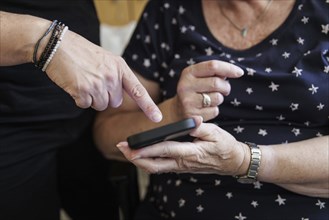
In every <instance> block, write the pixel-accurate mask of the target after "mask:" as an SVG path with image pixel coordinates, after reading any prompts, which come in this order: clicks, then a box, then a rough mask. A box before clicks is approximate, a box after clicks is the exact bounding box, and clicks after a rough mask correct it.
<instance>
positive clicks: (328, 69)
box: [323, 65, 329, 73]
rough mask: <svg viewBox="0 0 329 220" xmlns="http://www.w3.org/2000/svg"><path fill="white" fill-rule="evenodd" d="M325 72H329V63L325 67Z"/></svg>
mask: <svg viewBox="0 0 329 220" xmlns="http://www.w3.org/2000/svg"><path fill="white" fill-rule="evenodd" d="M323 72H325V73H329V65H328V66H325V67H324V69H323Z"/></svg>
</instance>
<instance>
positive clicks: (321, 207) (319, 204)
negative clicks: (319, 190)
mask: <svg viewBox="0 0 329 220" xmlns="http://www.w3.org/2000/svg"><path fill="white" fill-rule="evenodd" d="M325 204H326V203H325V202H321V200H320V199H318V202H317V203H315V205H317V206H319V208H320V209H324V208H326V206H325Z"/></svg>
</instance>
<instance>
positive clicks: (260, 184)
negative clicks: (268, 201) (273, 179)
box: [254, 181, 263, 189]
mask: <svg viewBox="0 0 329 220" xmlns="http://www.w3.org/2000/svg"><path fill="white" fill-rule="evenodd" d="M262 185H263V184H262V183H261V182H259V181H256V182H254V188H255V189H261V188H262Z"/></svg>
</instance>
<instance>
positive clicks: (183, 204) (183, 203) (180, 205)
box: [178, 199, 186, 208]
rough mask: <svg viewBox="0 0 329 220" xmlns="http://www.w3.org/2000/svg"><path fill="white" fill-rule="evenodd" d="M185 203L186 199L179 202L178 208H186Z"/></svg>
mask: <svg viewBox="0 0 329 220" xmlns="http://www.w3.org/2000/svg"><path fill="white" fill-rule="evenodd" d="M185 203H186V201H185V199H180V200H178V207H180V208H181V207H183V206H185Z"/></svg>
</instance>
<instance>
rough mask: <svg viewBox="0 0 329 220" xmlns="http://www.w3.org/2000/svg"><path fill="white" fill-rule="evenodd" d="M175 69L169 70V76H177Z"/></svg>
mask: <svg viewBox="0 0 329 220" xmlns="http://www.w3.org/2000/svg"><path fill="white" fill-rule="evenodd" d="M175 74H176V73H175V71H174V70H173V69H171V70H170V71H169V76H170V77H174V76H175Z"/></svg>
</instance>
